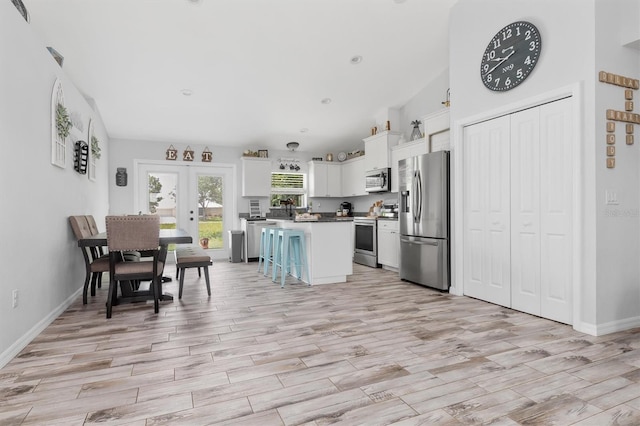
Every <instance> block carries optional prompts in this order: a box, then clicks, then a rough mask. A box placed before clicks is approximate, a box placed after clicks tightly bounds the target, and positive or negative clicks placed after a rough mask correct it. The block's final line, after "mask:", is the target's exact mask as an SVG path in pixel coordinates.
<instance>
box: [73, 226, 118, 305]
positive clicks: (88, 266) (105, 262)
mask: <svg viewBox="0 0 640 426" xmlns="http://www.w3.org/2000/svg"><path fill="white" fill-rule="evenodd" d="M69 223H70V224H71V229H72V230H73V233H74V235H75V237H76V240H80V239H82V238H88V237H90V236H91V235H92V234H91V229H90V227H89V223H88V222H87V218H86V217H85V216H69ZM80 250H81V251H82V257H83V259H84V267H85V273H86V274H85V278H84V287H83V289H82V303H83V304H85V305H86V304H87V293H88V289H89V283H91V296H95V295H96V286H98V287H100V286H101V283H102V273H103V272H109V258H108V257H100V256H98V255H97V252H96V251H93V250H91V248H90V247H80Z"/></svg>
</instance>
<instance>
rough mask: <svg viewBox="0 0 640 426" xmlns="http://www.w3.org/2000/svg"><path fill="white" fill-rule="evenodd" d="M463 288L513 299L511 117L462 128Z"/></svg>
mask: <svg viewBox="0 0 640 426" xmlns="http://www.w3.org/2000/svg"><path fill="white" fill-rule="evenodd" d="M463 143H464V150H463V152H464V154H463V157H464V158H463V163H464V193H463V221H464V223H463V229H464V230H463V232H464V234H463V239H464V251H463V263H464V278H463V280H464V293H465V294H466V295H468V296H471V297H477V298H479V299H483V300H486V301H489V302H492V303H497V304H499V305H503V306H510V304H511V283H510V263H509V256H510V253H509V251H510V249H509V245H510V238H509V235H510V223H509V221H510V218H509V216H510V214H509V211H510V205H509V204H510V201H509V200H510V190H509V187H510V176H509V161H510V160H509V158H510V153H509V117H508V116H505V117H500V118H496V119H494V120H490V121H486V122H483V123H479V124H475V125H473V126H469V127H466V128H465V129H464V142H463Z"/></svg>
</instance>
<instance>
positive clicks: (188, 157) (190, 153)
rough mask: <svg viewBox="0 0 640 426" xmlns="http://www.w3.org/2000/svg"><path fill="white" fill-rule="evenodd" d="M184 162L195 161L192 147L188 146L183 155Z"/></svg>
mask: <svg viewBox="0 0 640 426" xmlns="http://www.w3.org/2000/svg"><path fill="white" fill-rule="evenodd" d="M182 160H184V161H193V150H192V149H191V147H190V146H187V149H185V150H184V152H183V153H182Z"/></svg>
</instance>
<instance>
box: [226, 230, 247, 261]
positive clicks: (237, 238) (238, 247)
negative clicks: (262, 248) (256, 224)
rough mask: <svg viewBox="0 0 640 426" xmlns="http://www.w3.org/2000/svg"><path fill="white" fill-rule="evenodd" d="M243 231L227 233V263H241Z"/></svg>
mask: <svg viewBox="0 0 640 426" xmlns="http://www.w3.org/2000/svg"><path fill="white" fill-rule="evenodd" d="M243 240H244V231H229V262H231V263H240V262H242V243H243Z"/></svg>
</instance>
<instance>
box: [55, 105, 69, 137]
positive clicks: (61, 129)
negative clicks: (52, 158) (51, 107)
mask: <svg viewBox="0 0 640 426" xmlns="http://www.w3.org/2000/svg"><path fill="white" fill-rule="evenodd" d="M71 126H72V123H71V119H70V118H69V113H68V112H67V108H66V107H65V106H64V105H62V104H61V103H58V105H57V106H56V128H57V129H58V136H60V137H61V138H62V139H65V138H66V137H67V136H69V132H70V131H71Z"/></svg>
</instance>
